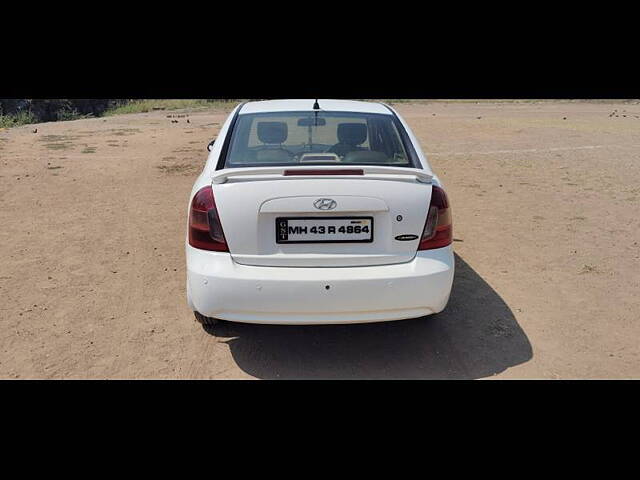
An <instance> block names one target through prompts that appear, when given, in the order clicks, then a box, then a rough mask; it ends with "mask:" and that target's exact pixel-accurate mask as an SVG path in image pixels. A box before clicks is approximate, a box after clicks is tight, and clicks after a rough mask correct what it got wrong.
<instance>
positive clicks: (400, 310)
mask: <svg viewBox="0 0 640 480" xmlns="http://www.w3.org/2000/svg"><path fill="white" fill-rule="evenodd" d="M327 104H329V102H328V101H325V102H324V105H327ZM320 105H321V106H324V105H323V101H320ZM366 105H370V104H366ZM340 106H341V107H342V109H341V110H340V109H336V110H330V109H329V108H326V107H325V109H324V110H322V111H321V112H313V111H306V110H299V109H292V110H286V109H284V110H282V111H276V112H272V111H265V112H259V111H258V112H256V111H255V108H254V111H253V112H252V110H251V109H248V110H247V113H245V114H244V115H246V116H245V117H243V113H242V110H241V111H240V112H238V111H236V112H234V114H233V115H232V116H231V117H230V119H229V120H228V121H227V124H226V125H225V128H223V131H224V141H223V143H222V144H219V145H217V152H216V149H214V150H213V151H212V152H211V155H210V158H209V161H208V164H207V167H205V170H204V171H203V174H202V175H201V176H200V177H199V179H198V180H197V182H196V185H195V186H194V189H193V192H192V197H191V203H190V208H189V226H188V230H189V233H188V239H187V246H186V253H187V296H188V302H189V305H190V307H191V308H192V309H193V310H194V311H196V312H199V313H200V314H201V315H204V316H207V317H213V318H218V319H223V320H232V321H240V322H253V323H278V324H326V323H358V322H374V321H386V320H397V319H404V318H413V317H420V316H423V315H429V314H433V313H437V312H439V311H441V310H442V309H444V307H445V306H446V304H447V301H448V298H449V293H450V290H451V284H452V281H453V268H454V266H453V264H454V262H453V252H452V248H451V241H452V225H451V212H450V206H449V203H448V199H447V196H446V193H445V192H444V189H443V188H442V185H441V184H440V182H439V181H438V179H437V177H435V176H434V175H433V174H432V172H431V171H430V168H428V164H427V163H426V161H424V160H423V159H422V158H421V155H420V151H419V147H418V148H416V147H415V145H414V143H413V142H412V140H411V137H412V134H411V133H410V131H408V129H407V128H406V125H404V124H403V122H402V121H401V119H399V118H398V117H397V116H396V115H395V114H394V112H392V111H391V110H388V109H385V110H382V111H380V109H378V110H374V111H371V112H364V113H363V112H352V111H349V110H345V107H344V106H343V105H340ZM216 143H219V142H216ZM214 165H215V167H214ZM425 167H427V168H425Z"/></svg>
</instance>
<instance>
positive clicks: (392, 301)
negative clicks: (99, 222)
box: [186, 245, 454, 325]
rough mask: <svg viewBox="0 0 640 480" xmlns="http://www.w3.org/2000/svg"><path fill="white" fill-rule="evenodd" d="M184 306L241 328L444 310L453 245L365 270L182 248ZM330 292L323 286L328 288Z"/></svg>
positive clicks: (396, 316)
mask: <svg viewBox="0 0 640 480" xmlns="http://www.w3.org/2000/svg"><path fill="white" fill-rule="evenodd" d="M186 248H187V251H186V254H187V301H188V303H189V306H190V307H191V308H192V309H193V310H195V311H198V312H200V313H201V314H203V315H206V316H208V317H214V318H219V319H222V320H231V321H237V322H246V323H270V324H295V325H305V324H306V325H308V324H331V323H365V322H380V321H387V320H400V319H405V318H415V317H420V316H423V315H429V314H432V313H438V312H440V311H441V310H443V309H444V307H445V306H446V304H447V302H448V300H449V294H450V292H451V285H452V283H453V271H454V259H453V249H452V248H451V246H449V247H445V248H440V249H436V250H427V251H421V252H418V253H417V255H416V257H415V258H414V259H413V260H412V261H411V262H407V263H402V264H397V265H381V266H370V267H341V268H334V267H322V268H320V267H315V268H306V267H257V266H248V265H240V264H237V263H235V262H234V261H233V260H232V259H231V255H229V254H228V253H220V252H208V251H204V250H198V249H195V248H193V247H191V246H190V245H187V247H186ZM327 287H329V288H327Z"/></svg>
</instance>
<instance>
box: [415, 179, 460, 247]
mask: <svg viewBox="0 0 640 480" xmlns="http://www.w3.org/2000/svg"><path fill="white" fill-rule="evenodd" d="M452 241H453V224H452V221H451V208H450V206H449V200H448V199H447V194H446V193H445V191H444V190H443V189H442V188H440V187H437V186H435V185H433V186H432V187H431V204H430V205H429V213H428V214H427V221H426V222H425V224H424V230H423V231H422V238H421V239H420V245H419V246H418V250H431V249H433V248H442V247H446V246H447V245H451V242H452Z"/></svg>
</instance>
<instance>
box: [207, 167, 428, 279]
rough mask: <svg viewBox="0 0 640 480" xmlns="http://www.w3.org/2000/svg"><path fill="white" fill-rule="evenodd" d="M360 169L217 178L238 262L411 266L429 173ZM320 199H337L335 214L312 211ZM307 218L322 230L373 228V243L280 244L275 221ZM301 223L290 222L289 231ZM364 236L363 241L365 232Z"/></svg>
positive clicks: (248, 172) (264, 171)
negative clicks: (354, 226)
mask: <svg viewBox="0 0 640 480" xmlns="http://www.w3.org/2000/svg"><path fill="white" fill-rule="evenodd" d="M313 169H314V170H318V169H322V168H320V167H313ZM358 169H359V170H364V172H363V174H362V175H355V176H354V175H331V174H330V173H329V172H327V175H322V174H320V175H317V174H314V175H309V174H304V173H302V171H303V169H300V171H301V174H300V175H298V174H296V172H295V169H291V168H286V169H284V168H279V169H278V168H274V167H270V168H264V167H263V168H256V169H248V168H247V169H237V170H242V172H230V171H229V170H224V171H219V172H217V174H216V175H214V178H213V193H214V197H215V199H216V205H217V208H218V213H219V215H220V221H221V223H222V227H223V230H224V234H225V237H226V240H227V244H228V245H229V251H230V253H231V255H232V257H233V259H234V261H236V262H237V263H240V264H244V265H259V266H283V267H349V266H367V265H387V264H394V263H403V262H408V261H411V260H412V259H413V258H414V256H415V254H416V250H417V247H418V243H419V238H420V235H421V234H422V230H423V228H424V223H425V219H426V217H427V210H428V207H429V202H430V200H431V184H430V183H428V182H429V180H430V178H431V177H430V175H429V174H427V173H426V172H425V171H424V170H419V171H414V169H406V168H393V167H362V168H360V167H358ZM285 170H286V171H287V172H288V173H287V172H285ZM327 170H335V168H333V169H331V168H327ZM320 199H324V200H327V201H328V202H325V203H331V202H329V201H333V202H335V205H332V209H331V210H320V209H318V208H317V207H316V206H314V202H316V201H317V200H320ZM345 217H347V218H346V219H345ZM349 217H359V219H358V220H355V221H354V220H352V219H350V218H349ZM307 218H309V219H313V221H311V222H310V223H311V224H319V225H320V224H322V225H325V224H326V225H332V224H335V225H336V226H337V225H341V224H349V223H355V224H359V223H361V224H367V225H369V224H371V226H372V238H371V239H368V240H367V241H366V242H362V243H355V242H353V241H352V242H350V243H335V241H333V242H331V243H326V242H324V241H321V242H319V243H278V239H279V238H280V237H278V226H277V225H278V224H277V223H276V222H278V221H282V219H307ZM342 219H345V221H344V222H342ZM361 219H364V220H361ZM369 219H370V220H371V223H369ZM340 222H342V223H340ZM345 222H346V223H345ZM363 222H364V223H363ZM299 223H300V222H298V221H297V220H290V225H298V224H299ZM280 225H281V224H280ZM291 228H294V229H295V228H296V227H291ZM302 228H304V227H302ZM292 231H295V230H292ZM413 237H415V238H413ZM323 238H324V237H323ZM340 238H344V237H340ZM348 238H355V237H348ZM358 238H364V234H363V236H361V237H358Z"/></svg>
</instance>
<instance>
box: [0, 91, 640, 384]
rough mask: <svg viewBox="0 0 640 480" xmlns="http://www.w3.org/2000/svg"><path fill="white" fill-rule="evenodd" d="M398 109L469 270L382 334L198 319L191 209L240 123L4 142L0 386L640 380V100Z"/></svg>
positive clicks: (97, 130) (132, 126) (137, 123)
mask: <svg viewBox="0 0 640 480" xmlns="http://www.w3.org/2000/svg"><path fill="white" fill-rule="evenodd" d="M397 108H398V110H399V111H400V112H401V113H402V114H403V115H404V116H405V118H406V119H407V121H408V122H409V124H410V125H411V126H412V128H413V129H414V131H415V133H416V135H417V136H418V138H419V139H420V141H421V143H422V145H423V149H424V151H425V152H426V153H427V154H428V156H429V158H430V161H431V163H432V164H433V166H434V168H435V169H436V171H437V172H438V173H439V174H440V175H441V177H442V178H443V180H444V182H445V186H446V187H447V191H448V194H449V198H450V200H451V202H452V206H453V214H454V237H455V243H454V246H455V250H456V254H457V260H456V261H457V272H456V278H455V280H454V287H453V292H452V297H451V300H450V303H449V306H448V308H447V310H446V311H445V312H443V313H442V314H440V315H438V316H435V317H426V318H421V319H415V320H407V321H399V322H390V323H380V324H368V325H347V326H319V327H295V326H260V325H242V324H224V325H221V326H219V327H215V328H213V329H209V330H205V329H203V328H202V327H201V326H200V325H199V324H197V323H196V322H195V321H194V319H193V315H192V313H191V312H190V311H189V309H188V308H187V305H186V302H185V265H184V263H185V262H184V235H185V228H186V212H187V202H188V196H189V192H190V190H191V186H192V184H193V180H194V178H195V176H196V175H197V173H198V171H199V169H200V168H201V166H202V165H203V163H204V161H205V159H206V156H207V151H206V144H207V143H208V141H209V140H210V139H211V138H213V137H215V136H216V134H217V131H218V129H219V127H220V125H221V124H222V122H223V121H224V119H225V117H226V115H227V113H228V112H225V111H215V110H197V111H191V112H189V111H181V112H167V111H158V112H153V113H148V114H133V115H122V116H116V117H109V118H105V119H103V118H98V119H87V120H77V121H70V122H56V123H46V124H39V125H28V126H24V127H20V128H15V129H8V130H3V131H0V225H2V228H1V229H0V258H1V263H0V265H1V268H0V337H1V340H0V378H270V379H273V378H356V379H357V378H459V379H473V378H487V377H489V378H549V379H556V378H639V377H640V355H639V353H640V322H639V318H638V317H639V314H640V302H639V301H638V293H639V291H640V290H639V286H640V245H638V242H640V215H639V213H640V208H639V207H640V104H638V103H637V102H635V103H634V102H627V103H614V102H611V103H603V102H549V101H545V102H522V103H500V102H493V103H492V102H480V103H475V102H451V103H446V102H432V103H419V104H418V103H416V104H409V103H401V104H398V105H397ZM614 111H615V112H616V113H614ZM168 115H172V116H173V118H167V116H168ZM177 115H188V117H186V116H182V117H176V116H177ZM187 119H188V120H189V123H187ZM172 120H173V121H175V120H177V123H175V122H174V123H172ZM36 128H37V133H33V130H34V129H36Z"/></svg>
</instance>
